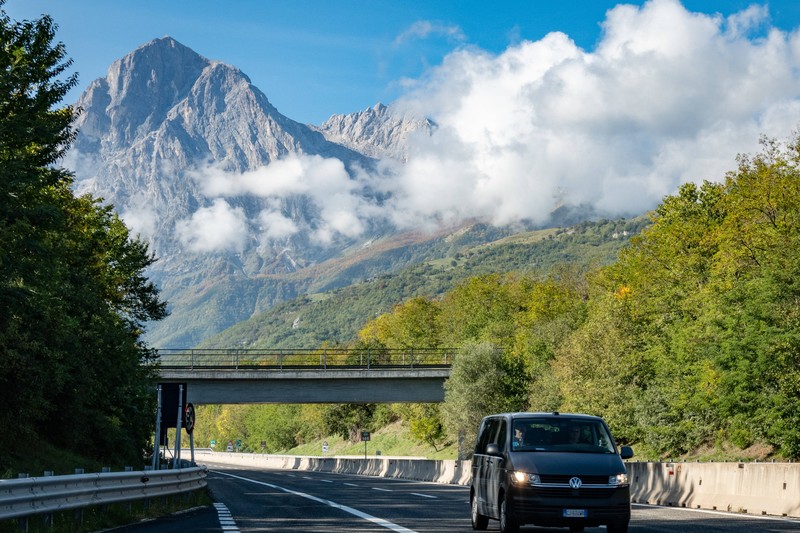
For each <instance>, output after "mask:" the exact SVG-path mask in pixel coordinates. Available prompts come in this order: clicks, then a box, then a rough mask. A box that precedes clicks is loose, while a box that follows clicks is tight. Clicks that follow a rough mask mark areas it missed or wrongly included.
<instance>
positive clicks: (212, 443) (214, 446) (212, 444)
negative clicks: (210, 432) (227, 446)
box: [209, 439, 217, 448]
mask: <svg viewBox="0 0 800 533" xmlns="http://www.w3.org/2000/svg"><path fill="white" fill-rule="evenodd" d="M209 446H210V447H211V448H216V446H217V441H215V440H214V439H211V443H210V444H209Z"/></svg>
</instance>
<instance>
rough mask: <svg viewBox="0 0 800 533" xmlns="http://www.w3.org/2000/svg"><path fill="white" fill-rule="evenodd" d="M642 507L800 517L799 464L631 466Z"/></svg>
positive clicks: (633, 491) (633, 485)
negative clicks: (686, 508) (644, 504)
mask: <svg viewBox="0 0 800 533" xmlns="http://www.w3.org/2000/svg"><path fill="white" fill-rule="evenodd" d="M626 466H627V467H628V476H629V478H630V480H631V499H632V500H633V501H634V502H638V503H650V504H655V505H668V506H673V507H688V508H692V509H716V510H720V511H731V512H734V513H748V514H757V515H762V514H764V515H775V516H791V517H800V464H796V463H627V465H626Z"/></svg>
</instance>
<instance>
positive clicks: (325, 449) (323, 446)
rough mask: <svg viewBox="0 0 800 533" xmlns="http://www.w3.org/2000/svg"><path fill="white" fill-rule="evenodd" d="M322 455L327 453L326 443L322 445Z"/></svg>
mask: <svg viewBox="0 0 800 533" xmlns="http://www.w3.org/2000/svg"><path fill="white" fill-rule="evenodd" d="M322 453H328V441H324V442H323V443H322Z"/></svg>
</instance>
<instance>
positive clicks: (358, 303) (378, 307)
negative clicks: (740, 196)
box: [200, 216, 649, 348]
mask: <svg viewBox="0 0 800 533" xmlns="http://www.w3.org/2000/svg"><path fill="white" fill-rule="evenodd" d="M648 223H649V220H648V218H647V217H645V216H642V217H639V218H636V219H631V220H625V219H620V220H602V221H597V222H582V223H580V224H576V225H574V226H571V227H569V228H551V229H545V230H537V231H531V232H523V233H516V234H512V235H508V233H509V232H508V231H505V232H500V231H498V230H496V229H494V228H491V227H488V226H486V225H483V224H477V225H474V226H472V227H469V228H465V229H463V230H462V231H459V232H457V233H454V234H451V235H449V236H446V237H443V238H441V239H436V240H432V241H429V242H428V243H426V244H425V245H424V250H420V249H415V251H413V253H415V254H416V255H417V257H423V258H424V255H425V254H427V255H428V256H429V257H431V259H429V260H425V261H422V262H420V263H419V264H415V265H413V266H410V267H407V268H404V269H403V270H401V271H400V272H398V273H394V274H380V275H375V276H374V277H370V278H367V279H364V280H363V281H361V282H359V283H355V284H353V285H349V286H347V287H343V288H339V289H334V290H330V291H327V292H319V293H315V294H310V295H306V296H303V297H301V298H298V299H295V300H291V301H289V302H285V303H282V304H278V305H276V306H275V307H273V308H272V309H270V310H268V311H266V312H264V313H262V314H260V315H257V316H255V317H253V318H252V319H250V320H247V321H245V322H242V323H240V324H237V325H236V326H233V327H231V328H229V329H227V330H226V331H224V332H222V333H221V334H219V335H216V336H214V337H212V338H211V339H209V340H207V341H205V342H203V343H202V344H201V345H200V347H205V348H211V347H214V348H220V347H221V348H239V347H246V348H315V347H317V346H320V345H322V344H323V343H327V344H346V343H350V342H352V341H353V339H354V338H355V336H356V333H357V332H358V330H359V329H360V328H361V327H362V326H363V325H364V324H365V323H366V322H367V321H368V320H370V319H372V318H374V317H375V316H377V315H379V314H382V313H386V312H389V311H391V309H392V307H393V306H394V305H397V304H399V303H402V302H403V301H405V300H407V299H409V298H412V297H416V296H424V297H428V298H434V297H437V296H440V295H442V294H444V293H446V292H447V291H448V290H450V289H452V288H453V286H454V285H456V284H457V283H458V282H460V281H461V280H464V279H467V278H469V277H470V276H475V275H479V274H486V273H491V272H507V271H515V272H520V273H527V274H530V275H532V276H545V275H546V274H547V273H548V272H550V271H552V269H553V268H558V267H560V266H561V265H564V264H569V265H571V268H576V269H579V270H582V271H586V270H589V269H591V268H597V267H599V266H602V265H607V264H610V263H612V262H613V261H614V260H615V258H616V257H617V255H618V254H619V251H620V250H621V249H622V247H623V246H625V245H626V244H627V243H628V240H629V239H630V237H631V236H633V235H636V234H638V233H640V232H641V230H642V228H644V227H645V226H646V225H647V224H648ZM498 237H499V238H498ZM493 239H494V240H493ZM487 241H488V242H487ZM409 253H411V252H409ZM395 260H396V259H395ZM359 265H361V268H363V267H364V265H363V262H362V263H359ZM367 275H369V274H367ZM340 276H341V274H340Z"/></svg>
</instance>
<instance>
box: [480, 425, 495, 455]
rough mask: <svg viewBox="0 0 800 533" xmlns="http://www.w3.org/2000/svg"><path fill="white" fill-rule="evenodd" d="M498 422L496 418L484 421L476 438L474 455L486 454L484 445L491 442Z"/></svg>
mask: <svg viewBox="0 0 800 533" xmlns="http://www.w3.org/2000/svg"><path fill="white" fill-rule="evenodd" d="M497 426H498V420H497V419H496V418H489V419H487V420H485V421H484V423H483V426H481V434H480V436H479V437H478V442H477V444H476V445H475V453H476V454H484V453H486V445H487V444H489V443H490V442H493V441H492V437H493V436H494V434H495V433H496V432H497Z"/></svg>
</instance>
